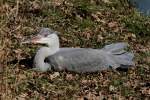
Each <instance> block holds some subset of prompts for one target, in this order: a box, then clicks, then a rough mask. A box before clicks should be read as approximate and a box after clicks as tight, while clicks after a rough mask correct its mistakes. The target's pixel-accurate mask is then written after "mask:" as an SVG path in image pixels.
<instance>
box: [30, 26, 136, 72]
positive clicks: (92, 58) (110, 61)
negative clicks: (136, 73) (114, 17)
mask: <svg viewBox="0 0 150 100" xmlns="http://www.w3.org/2000/svg"><path fill="white" fill-rule="evenodd" d="M46 32H47V33H46ZM52 33H54V32H53V31H50V30H49V29H47V28H46V29H44V30H42V31H41V32H40V33H39V34H40V36H38V37H36V38H34V39H33V41H31V42H33V43H34V42H35V43H42V44H47V45H48V47H41V48H40V49H39V50H38V51H37V53H36V55H35V58H34V64H35V68H36V69H38V70H40V71H47V70H51V69H54V70H56V71H63V70H67V71H73V72H79V73H85V72H96V71H102V70H106V69H109V68H113V69H115V68H118V67H121V66H122V65H125V66H131V65H134V63H133V61H132V59H133V57H134V55H133V54H132V53H130V52H127V51H125V50H124V48H125V47H126V46H127V44H126V43H114V44H110V45H106V46H105V47H104V48H102V49H92V48H59V39H58V36H57V35H56V34H52ZM42 37H43V38H42ZM44 37H45V38H44ZM39 38H40V39H39ZM45 59H46V60H45Z"/></svg>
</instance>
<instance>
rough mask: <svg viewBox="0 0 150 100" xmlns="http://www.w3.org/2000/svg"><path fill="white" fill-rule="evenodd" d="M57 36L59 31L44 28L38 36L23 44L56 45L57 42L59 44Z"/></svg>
mask: <svg viewBox="0 0 150 100" xmlns="http://www.w3.org/2000/svg"><path fill="white" fill-rule="evenodd" d="M57 34H58V32H57V31H54V30H52V29H50V28H42V29H41V30H40V31H39V32H38V34H37V35H36V36H33V37H31V38H30V39H28V40H26V41H24V42H22V43H33V44H49V45H50V44H54V43H55V42H59V39H58V36H57Z"/></svg>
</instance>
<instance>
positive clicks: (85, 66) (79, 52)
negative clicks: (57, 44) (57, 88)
mask: <svg viewBox="0 0 150 100" xmlns="http://www.w3.org/2000/svg"><path fill="white" fill-rule="evenodd" d="M105 58H106V57H105V54H104V53H102V52H100V50H96V49H84V48H66V49H65V48H63V49H61V50H60V51H59V52H57V53H56V54H54V55H53V56H51V57H49V60H50V62H51V64H52V65H53V66H54V69H55V70H68V71H74V72H94V71H98V70H103V69H107V68H106V63H105V62H106V61H105Z"/></svg>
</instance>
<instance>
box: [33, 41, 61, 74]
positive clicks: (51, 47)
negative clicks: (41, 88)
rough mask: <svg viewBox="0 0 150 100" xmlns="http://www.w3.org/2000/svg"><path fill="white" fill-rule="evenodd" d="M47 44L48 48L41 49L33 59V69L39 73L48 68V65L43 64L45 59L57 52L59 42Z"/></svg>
mask: <svg viewBox="0 0 150 100" xmlns="http://www.w3.org/2000/svg"><path fill="white" fill-rule="evenodd" d="M47 44H48V47H41V48H40V49H39V50H38V51H37V53H36V55H35V58H34V64H35V67H36V68H38V69H39V70H40V71H47V70H48V69H49V68H50V65H49V64H48V63H45V62H44V60H45V58H46V57H48V56H51V55H53V54H55V53H56V52H57V51H59V40H55V41H49V43H47Z"/></svg>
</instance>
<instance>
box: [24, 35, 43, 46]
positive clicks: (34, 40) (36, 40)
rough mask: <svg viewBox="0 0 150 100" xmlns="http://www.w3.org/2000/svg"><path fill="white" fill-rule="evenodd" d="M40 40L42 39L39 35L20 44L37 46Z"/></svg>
mask: <svg viewBox="0 0 150 100" xmlns="http://www.w3.org/2000/svg"><path fill="white" fill-rule="evenodd" d="M41 39H42V36H41V35H37V36H33V37H32V38H30V39H27V40H25V41H23V42H22V44H26V43H33V44H38V43H40V41H41Z"/></svg>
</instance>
